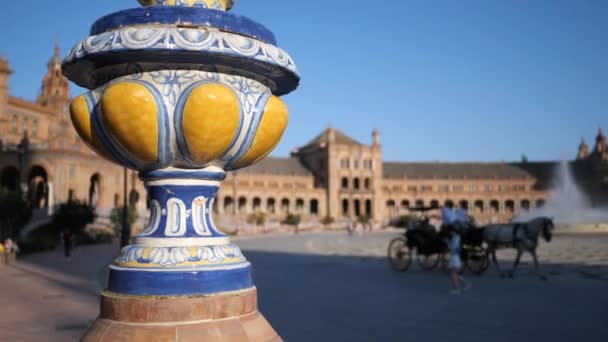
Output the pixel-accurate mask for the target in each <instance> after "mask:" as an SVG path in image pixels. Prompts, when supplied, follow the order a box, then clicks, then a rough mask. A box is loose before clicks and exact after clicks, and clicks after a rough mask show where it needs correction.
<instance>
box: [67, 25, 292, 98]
mask: <svg viewBox="0 0 608 342" xmlns="http://www.w3.org/2000/svg"><path fill="white" fill-rule="evenodd" d="M142 51H145V52H146V57H147V58H156V55H154V53H155V52H156V53H160V54H161V55H160V56H158V62H159V63H166V59H167V56H166V53H170V54H172V55H174V56H177V55H179V54H180V53H181V54H183V55H187V56H191V58H192V59H193V60H192V62H191V63H192V64H205V57H207V56H208V57H210V58H215V59H216V60H214V63H213V64H217V65H222V62H223V61H222V60H218V59H217V57H232V58H243V59H248V60H252V61H254V62H255V64H262V65H270V66H272V67H275V68H273V70H268V71H267V73H268V74H266V75H263V74H262V76H265V77H268V78H269V79H271V80H273V81H275V83H276V84H277V88H280V89H281V90H282V91H281V93H282V94H285V93H289V92H290V91H291V90H293V89H295V88H296V87H297V84H298V82H299V80H300V75H299V72H298V69H297V67H296V65H295V63H294V62H293V59H292V58H291V57H290V56H289V54H288V53H287V52H285V51H284V50H282V49H281V48H278V47H276V46H274V45H272V44H267V43H264V42H262V41H259V40H257V39H252V38H248V37H244V36H241V35H238V34H233V33H228V32H222V31H219V30H217V29H212V28H199V29H192V28H167V27H130V28H124V29H121V30H117V31H112V32H106V33H102V34H100V35H95V36H91V37H88V38H86V39H84V40H83V41H81V42H79V43H78V44H76V46H74V47H73V48H72V49H71V50H70V52H69V53H68V56H67V57H66V58H65V60H64V61H63V67H64V74H65V75H66V76H67V77H68V78H70V79H71V80H72V81H73V82H74V83H76V84H78V85H80V86H84V87H87V88H92V87H94V86H93V85H92V84H91V83H92V82H93V81H92V80H90V79H89V78H90V74H88V73H82V72H79V73H78V74H76V73H73V72H71V68H72V67H74V64H79V62H81V61H82V62H83V63H89V62H86V61H84V60H86V59H88V58H92V57H94V56H98V55H104V56H105V58H106V59H108V56H107V55H109V54H119V53H137V52H142ZM128 58H129V57H125V59H128ZM132 58H133V59H134V60H133V62H137V59H140V60H141V59H142V56H141V55H136V56H132ZM147 62H151V61H149V60H148V61H147ZM226 64H227V66H229V67H230V66H231V65H229V64H228V63H226ZM241 64H242V66H241V67H242V68H243V69H247V68H248V67H250V68H255V65H247V64H245V63H241ZM276 67H279V68H280V69H283V70H284V71H283V72H280V71H279V70H280V69H279V70H277V69H276ZM91 71H94V70H91ZM256 73H257V72H256ZM286 76H291V77H286Z"/></svg>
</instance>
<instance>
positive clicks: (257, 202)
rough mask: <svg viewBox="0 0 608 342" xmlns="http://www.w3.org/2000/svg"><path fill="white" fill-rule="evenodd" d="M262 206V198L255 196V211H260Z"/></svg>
mask: <svg viewBox="0 0 608 342" xmlns="http://www.w3.org/2000/svg"><path fill="white" fill-rule="evenodd" d="M261 208H262V200H261V199H260V198H259V197H254V198H253V207H252V209H253V212H256V213H257V212H259V211H260V209H261Z"/></svg>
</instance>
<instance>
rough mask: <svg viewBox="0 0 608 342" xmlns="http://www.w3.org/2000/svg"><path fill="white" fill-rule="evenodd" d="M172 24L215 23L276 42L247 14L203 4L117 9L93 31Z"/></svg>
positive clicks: (101, 19) (253, 36) (96, 32)
mask: <svg viewBox="0 0 608 342" xmlns="http://www.w3.org/2000/svg"><path fill="white" fill-rule="evenodd" d="M141 25H172V26H173V27H176V26H181V27H184V26H199V27H214V28H218V29H221V30H223V31H228V32H232V33H236V34H240V35H244V36H248V37H251V38H255V39H258V40H261V41H264V42H266V43H269V44H273V45H276V44H277V41H276V38H275V36H274V34H273V33H272V32H271V31H270V30H269V29H268V28H266V27H264V26H263V25H262V24H260V23H257V22H255V21H253V20H251V19H249V18H247V17H244V16H241V15H238V14H232V13H228V12H223V11H216V10H210V9H208V8H203V7H182V6H153V7H137V8H132V9H127V10H123V11H118V12H115V13H112V14H108V15H106V16H104V17H101V18H99V19H98V20H97V21H95V23H93V25H92V26H91V31H90V35H98V34H102V33H104V32H107V31H113V30H116V29H121V28H124V27H128V26H141Z"/></svg>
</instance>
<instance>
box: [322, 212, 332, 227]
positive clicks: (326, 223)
mask: <svg viewBox="0 0 608 342" xmlns="http://www.w3.org/2000/svg"><path fill="white" fill-rule="evenodd" d="M332 223H334V218H333V217H331V216H329V215H327V216H325V217H323V218H322V219H321V224H322V225H323V226H325V228H327V226H329V225H330V224H332Z"/></svg>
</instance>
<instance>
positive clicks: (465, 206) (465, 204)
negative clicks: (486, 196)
mask: <svg viewBox="0 0 608 342" xmlns="http://www.w3.org/2000/svg"><path fill="white" fill-rule="evenodd" d="M458 206H459V207H460V209H464V210H469V201H467V200H462V201H460V202H459V203H458Z"/></svg>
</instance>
